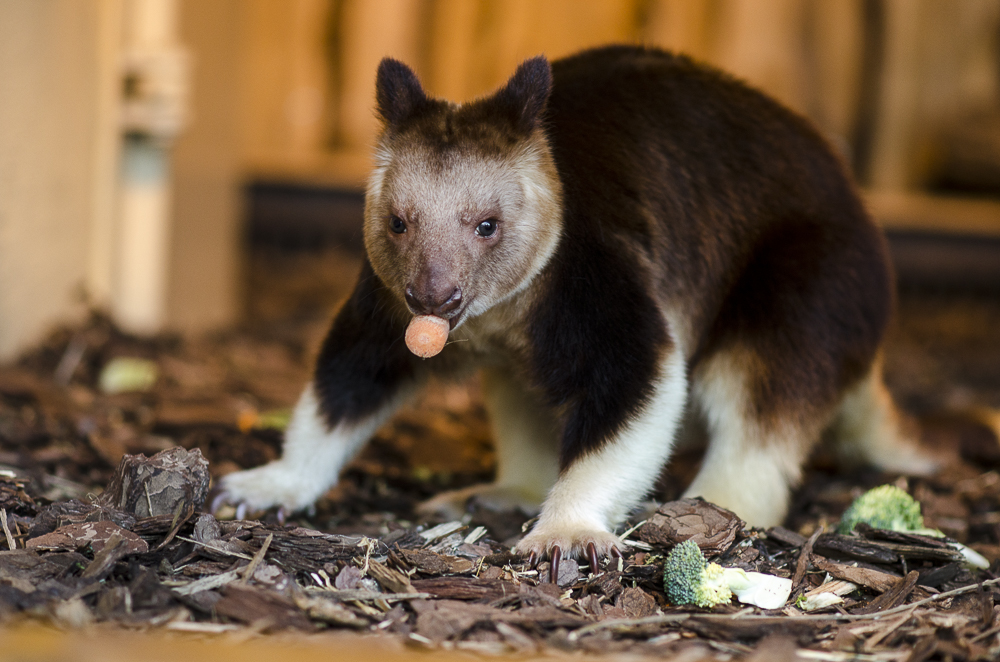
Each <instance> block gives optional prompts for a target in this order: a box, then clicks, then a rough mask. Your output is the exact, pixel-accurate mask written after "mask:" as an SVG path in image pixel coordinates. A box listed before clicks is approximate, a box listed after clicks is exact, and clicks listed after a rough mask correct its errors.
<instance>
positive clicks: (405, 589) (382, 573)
mask: <svg viewBox="0 0 1000 662" xmlns="http://www.w3.org/2000/svg"><path fill="white" fill-rule="evenodd" d="M368 575H369V576H370V577H371V578H372V579H374V580H375V581H377V582H378V583H379V586H381V587H382V588H384V589H385V590H386V591H388V592H389V593H416V592H417V591H416V590H415V589H414V588H413V584H411V583H410V578H409V577H407V576H406V575H404V574H403V573H401V572H400V571H399V570H393V569H392V568H388V567H386V566H384V565H382V564H381V563H379V562H378V561H369V562H368Z"/></svg>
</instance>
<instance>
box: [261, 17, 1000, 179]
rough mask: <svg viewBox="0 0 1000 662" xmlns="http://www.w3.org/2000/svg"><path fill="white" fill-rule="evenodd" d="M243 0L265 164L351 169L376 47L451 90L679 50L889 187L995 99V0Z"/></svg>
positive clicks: (909, 175)
mask: <svg viewBox="0 0 1000 662" xmlns="http://www.w3.org/2000/svg"><path fill="white" fill-rule="evenodd" d="M245 6H246V8H247V9H246V11H247V14H248V28H247V30H246V32H245V39H246V52H247V53H248V54H249V56H248V59H247V61H246V71H245V79H246V81H247V83H248V88H247V91H246V97H245V98H246V108H247V110H248V117H247V120H246V124H245V128H246V131H247V138H246V154H245V160H246V163H247V166H248V169H249V170H250V171H251V172H253V173H258V174H270V175H272V176H273V175H279V176H282V175H283V176H289V177H293V178H295V177H298V178H301V177H306V178H310V177H312V178H316V179H320V180H326V181H332V182H334V183H336V182H348V183H351V182H354V183H357V182H360V181H361V179H363V176H364V173H365V171H366V169H367V158H366V154H367V150H368V149H369V148H370V145H371V142H372V139H373V136H374V133H375V131H376V122H375V118H374V115H373V112H372V103H373V82H374V75H375V69H376V66H377V64H378V61H379V60H380V59H381V58H382V57H383V56H386V55H390V56H393V57H398V58H401V59H403V60H405V61H406V62H407V63H409V64H411V65H412V66H413V67H414V69H415V70H416V71H417V72H418V74H420V76H421V79H422V80H423V82H424V84H425V86H426V88H427V89H428V90H429V91H430V92H432V93H433V94H436V95H440V96H444V97H447V98H450V99H452V100H456V101H462V100H467V99H471V98H474V97H476V96H479V95H482V94H485V93H487V92H489V91H490V90H491V89H493V88H495V87H496V86H497V85H499V84H501V83H502V82H503V81H504V80H505V78H506V77H507V76H509V75H510V73H511V72H512V71H513V69H514V67H515V66H516V65H517V63H518V62H520V61H521V60H523V59H525V58H527V57H530V56H533V55H536V54H539V53H544V54H545V55H547V56H548V57H550V58H557V57H560V56H563V55H566V54H569V53H572V52H574V51H577V50H579V49H582V48H586V47H589V46H594V45H598V44H606V43H611V42H630V43H645V44H653V45H658V46H663V47H666V48H671V49H675V50H679V51H683V52H686V53H689V54H691V55H693V56H694V57H696V58H698V59H701V60H703V61H706V62H709V63H711V64H715V65H717V66H719V67H722V68H724V69H726V70H728V71H730V72H732V73H734V74H736V75H737V76H740V77H742V78H744V79H746V80H748V81H749V82H751V83H752V84H754V85H755V86H758V87H760V88H762V89H763V90H765V91H767V92H768V93H770V94H772V95H773V96H775V97H777V98H778V99H780V100H782V101H783V102H785V103H786V104H788V105H790V106H791V107H793V108H795V109H796V110H798V111H800V112H803V113H805V114H807V115H809V116H810V117H811V118H813V119H814V120H815V121H816V122H817V123H818V124H819V126H820V127H821V128H822V129H823V130H824V131H825V132H826V134H827V135H828V136H829V137H830V139H831V140H832V141H833V142H834V143H835V144H836V145H837V146H838V147H839V148H841V149H842V150H843V151H844V152H845V155H846V156H848V158H852V159H853V158H855V157H859V156H860V157H861V158H863V159H864V161H865V163H864V167H863V168H861V170H862V174H864V175H865V176H866V177H867V178H868V179H869V181H870V182H871V183H873V184H875V185H877V186H880V187H890V188H906V187H912V186H918V185H919V184H920V183H921V180H922V178H924V177H925V176H926V173H927V170H928V162H927V159H928V155H929V154H930V153H931V151H932V150H931V148H930V147H929V144H932V143H933V141H934V136H935V135H937V134H938V133H939V127H940V125H941V124H942V123H945V122H948V121H953V120H954V118H955V117H956V116H958V115H960V114H961V113H962V112H965V111H967V110H968V108H969V107H970V106H974V105H976V104H983V103H987V104H989V103H992V104H997V98H998V93H997V85H998V83H997V80H998V78H1000V76H998V75H997V57H996V53H997V43H996V41H997V34H1000V29H998V26H1000V0H828V1H827V0H825V1H823V2H815V1H812V0H377V1H372V0H247V1H246V5H245ZM991 31H992V32H991ZM873 36H874V37H877V40H876V41H875V42H874V43H873V41H872V37H873ZM873 48H874V51H873ZM991 76H992V77H991ZM859 141H860V143H861V144H858V143H859ZM855 148H857V149H859V150H860V152H859V153H855Z"/></svg>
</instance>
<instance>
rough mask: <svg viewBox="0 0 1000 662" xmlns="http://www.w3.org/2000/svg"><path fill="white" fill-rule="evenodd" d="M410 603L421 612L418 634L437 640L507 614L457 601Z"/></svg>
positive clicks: (417, 601) (418, 617)
mask: <svg viewBox="0 0 1000 662" xmlns="http://www.w3.org/2000/svg"><path fill="white" fill-rule="evenodd" d="M427 581H429V580H427ZM410 606H411V607H412V608H413V610H414V611H415V612H416V613H417V621H416V631H417V634H419V635H421V636H423V637H426V638H428V639H430V640H431V641H435V642H440V641H444V640H445V639H450V638H452V637H455V636H457V635H459V634H461V633H462V632H465V631H466V630H468V629H470V628H472V627H473V626H474V625H476V623H480V622H493V621H496V620H499V619H500V617H502V616H503V615H504V613H505V612H503V611H501V610H499V609H497V608H495V607H489V606H487V605H477V604H469V603H467V602H457V601H454V600H413V601H412V602H411V603H410Z"/></svg>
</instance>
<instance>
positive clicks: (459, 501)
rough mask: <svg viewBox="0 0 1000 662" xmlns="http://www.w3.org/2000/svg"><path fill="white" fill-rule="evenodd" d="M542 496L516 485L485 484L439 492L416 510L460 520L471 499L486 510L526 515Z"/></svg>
mask: <svg viewBox="0 0 1000 662" xmlns="http://www.w3.org/2000/svg"><path fill="white" fill-rule="evenodd" d="M542 496H544V495H542ZM542 496H539V495H534V494H530V493H529V492H528V491H527V490H524V489H520V488H517V487H511V486H505V485H496V484H493V483H485V484H483V485H473V486H472V487H466V488H464V489H461V490H451V491H448V492H442V493H441V494H438V495H437V496H434V497H432V498H430V499H428V500H427V501H424V502H423V503H421V504H420V505H419V506H417V512H418V513H420V514H421V515H424V516H432V515H438V516H443V517H448V518H452V519H459V518H461V517H462V515H464V514H465V513H466V512H468V510H469V507H470V505H471V504H470V502H473V501H474V502H475V504H476V505H479V506H482V507H483V508H486V509H487V510H495V511H499V512H505V511H518V510H519V511H521V512H522V513H524V514H525V515H536V514H538V510H539V509H540V508H541V501H542Z"/></svg>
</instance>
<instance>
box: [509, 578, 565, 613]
mask: <svg viewBox="0 0 1000 662" xmlns="http://www.w3.org/2000/svg"><path fill="white" fill-rule="evenodd" d="M517 594H518V597H520V598H521V604H522V605H524V606H528V607H538V606H542V605H548V606H549V607H562V602H561V601H560V600H559V596H560V589H559V587H558V586H557V585H555V584H539V585H538V586H532V585H531V584H528V583H522V584H521V586H520V587H518V591H517Z"/></svg>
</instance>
